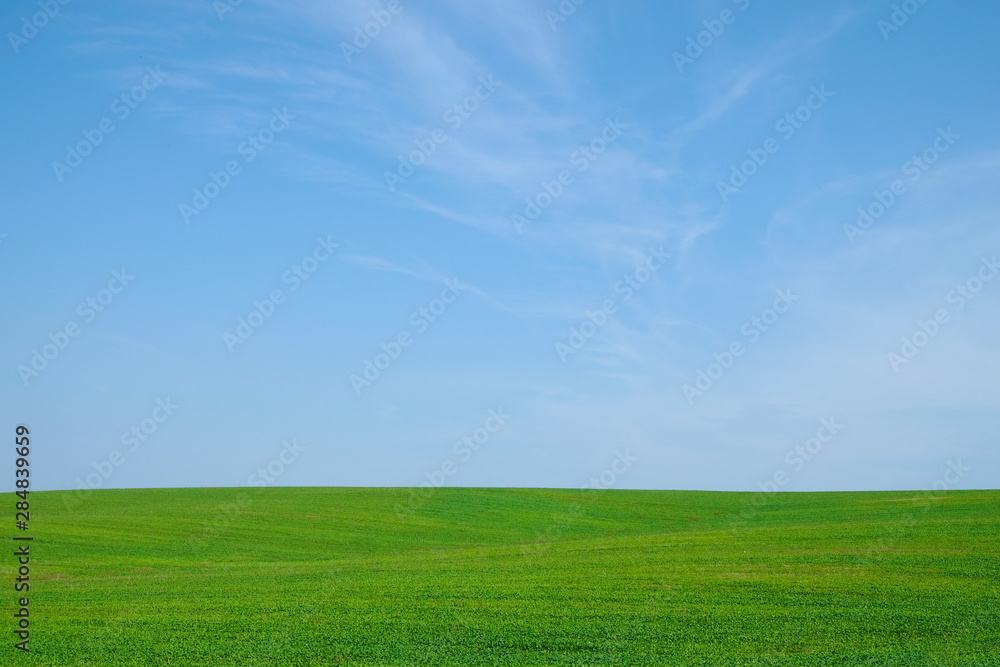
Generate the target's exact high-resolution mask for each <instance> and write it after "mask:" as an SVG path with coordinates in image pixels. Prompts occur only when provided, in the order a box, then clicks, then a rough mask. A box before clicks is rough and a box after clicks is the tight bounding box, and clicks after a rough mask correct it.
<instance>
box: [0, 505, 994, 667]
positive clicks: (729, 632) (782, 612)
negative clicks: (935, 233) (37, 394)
mask: <svg viewBox="0 0 1000 667" xmlns="http://www.w3.org/2000/svg"><path fill="white" fill-rule="evenodd" d="M11 497H12V494H11ZM31 501H32V507H31V511H32V531H31V532H32V534H33V535H34V536H35V540H34V542H32V547H31V550H32V571H31V577H32V581H31V591H30V599H31V602H30V608H31V614H32V615H31V619H32V626H31V629H32V637H31V648H32V652H31V654H30V655H24V654H21V652H19V651H14V650H13V649H12V648H11V647H10V646H8V647H7V648H5V649H4V650H3V651H2V653H3V655H4V657H3V659H2V660H0V663H2V664H4V665H6V664H11V665H13V664H32V665H58V666H60V667H65V666H76V665H143V666H146V665H179V666H185V667H195V666H201V665H213V666H215V665H261V666H264V665H266V666H268V667H270V666H281V665H455V666H462V667H470V666H474V665H706V666H707V665H713V666H716V665H830V664H837V665H872V666H874V665H880V666H881V665H900V666H903V665H906V666H913V665H997V664H1000V658H998V656H1000V492H997V491H961V492H945V493H938V494H935V495H933V496H931V495H929V494H926V493H923V492H892V493H804V494H770V495H765V494H741V493H708V492H667V491H662V492H661V491H573V490H539V489H531V490H529V489H438V490H435V491H433V493H431V494H430V495H429V497H426V498H425V497H422V496H420V495H418V494H416V493H415V492H414V491H413V490H410V489H378V488H376V489H356V488H267V489H258V488H255V489H151V490H127V491H126V490H107V491H95V492H92V493H91V495H90V496H89V497H87V498H86V499H82V500H81V499H77V498H76V497H75V496H73V495H71V494H67V493H63V492H33V493H32V494H31ZM755 503H756V504H755ZM12 505H13V503H12ZM8 544H12V542H9V541H8ZM11 551H13V549H11ZM0 570H2V576H3V578H4V580H5V581H8V582H11V581H12V580H13V578H14V576H15V574H14V559H13V558H12V557H11V556H9V555H8V556H7V557H5V558H3V559H2V562H0ZM5 588H7V590H8V594H7V598H8V600H7V602H5V603H4V604H5V605H6V608H8V609H11V608H13V601H14V599H15V594H14V593H13V591H12V589H11V588H8V587H7V586H5ZM6 616H7V618H8V621H7V625H8V628H7V629H10V630H12V629H13V625H14V624H13V622H12V619H11V616H10V615H9V614H6ZM7 629H5V630H4V634H5V635H6V636H7V637H8V640H7V641H8V642H9V644H13V641H14V640H13V639H11V638H12V637H13V634H12V633H8V632H7Z"/></svg>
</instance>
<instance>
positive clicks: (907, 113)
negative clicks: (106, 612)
mask: <svg viewBox="0 0 1000 667" xmlns="http://www.w3.org/2000/svg"><path fill="white" fill-rule="evenodd" d="M903 4H904V5H906V7H905V8H904V7H902V6H899V5H897V7H899V9H898V11H896V15H895V16H893V14H894V6H893V3H891V2H885V1H867V0H866V1H861V0H856V1H839V2H833V3H780V4H778V5H776V4H774V3H763V2H759V0H751V1H750V2H747V1H746V0H739V1H738V2H730V1H728V0H726V1H722V0H715V1H711V2H707V1H706V2H688V3H658V2H635V3H608V2H598V1H597V0H589V1H588V2H585V3H583V4H581V5H575V4H574V3H572V2H565V3H563V5H562V10H560V5H559V3H557V2H555V1H554V0H552V1H549V2H544V1H540V2H539V1H529V0H524V1H521V0H496V1H494V2H480V1H478V0H462V2H457V1H455V2H452V1H450V0H446V1H444V2H439V3H432V4H431V5H428V4H426V3H415V2H408V1H401V2H399V3H382V2H379V1H378V0H374V1H372V2H355V1H345V2H338V3H319V2H304V1H298V0H287V1H283V2H271V1H268V0H244V1H243V2H242V3H240V4H238V5H237V6H235V7H231V6H229V5H228V3H227V4H226V5H223V4H220V3H213V2H209V1H207V0H206V1H193V0H190V1H189V0H163V1H152V0H149V1H143V2H103V3H100V4H99V5H94V4H92V3H83V2H70V3H69V4H66V5H62V4H59V3H58V1H57V0H52V2H51V3H46V2H42V3H38V2H29V1H25V0H17V1H15V2H7V3H4V6H3V8H2V9H0V27H2V29H3V32H4V34H5V39H4V44H3V45H0V46H2V48H0V76H2V81H3V89H4V91H5V94H4V96H3V104H2V106H0V121H2V126H3V128H4V132H3V134H4V141H3V159H2V160H0V170H2V172H0V201H2V206H0V234H4V235H5V236H3V237H2V238H0V277H2V278H0V279H2V281H3V285H4V286H5V287H4V289H3V291H2V300H3V301H2V305H0V307H2V312H3V318H4V326H3V327H2V328H0V355H2V359H0V361H2V367H3V369H5V370H4V372H3V373H2V374H0V400H2V403H3V405H4V409H3V412H2V415H3V419H2V421H3V428H4V429H5V430H6V431H7V432H8V433H11V434H12V433H13V431H14V427H15V425H16V424H18V423H24V424H27V425H29V427H30V428H31V429H32V432H33V434H34V441H33V442H34V452H33V458H32V474H33V477H32V481H33V487H32V488H35V489H72V488H75V487H77V486H78V485H79V484H80V482H81V481H82V482H83V483H84V484H87V482H86V480H87V479H88V475H89V476H90V479H91V480H92V482H91V486H92V487H100V488H114V487H163V486H171V487H173V486H243V485H247V484H252V483H260V479H261V478H260V477H258V478H256V479H255V480H254V481H251V480H252V479H253V477H252V476H253V475H254V474H255V471H257V470H258V469H261V468H263V469H264V470H267V469H268V468H267V467H268V465H271V475H270V478H269V479H270V481H266V482H265V483H267V484H281V485H361V486H417V485H419V484H421V483H427V484H438V483H446V484H449V485H456V486H555V487H581V486H584V485H586V484H589V483H592V482H591V481H590V480H594V479H596V480H598V481H599V482H600V485H602V486H613V487H615V488H654V489H720V490H751V489H757V488H770V486H769V485H768V482H769V481H771V480H773V479H774V478H775V476H776V475H777V476H778V478H779V479H782V480H784V482H782V483H781V490H860V489H904V488H908V489H923V488H929V487H931V486H932V485H934V484H935V483H940V484H943V485H945V486H947V488H984V487H993V488H995V487H996V486H997V485H998V484H1000V457H998V454H997V447H996V444H997V440H998V436H1000V420H998V419H997V417H998V406H1000V384H998V383H997V378H998V377H1000V355H998V345H997V331H998V324H1000V310H998V304H1000V280H991V279H992V278H993V277H994V276H993V273H995V270H994V269H992V268H991V266H992V264H991V263H990V262H991V261H993V258H994V257H996V256H997V253H1000V231H998V224H997V222H998V218H997V210H998V209H997V207H998V203H1000V202H998V199H1000V188H997V187H996V183H997V179H998V176H1000V126H998V124H997V122H996V119H997V112H998V107H1000V99H998V85H997V81H998V78H997V75H998V73H1000V72H998V69H997V63H998V62H1000V58H998V54H997V49H998V47H997V43H996V39H995V29H994V28H993V26H995V25H996V24H997V22H998V20H1000V7H998V6H997V5H996V4H995V3H991V2H986V1H985V0H984V1H970V2H964V3H958V4H955V3H944V2H940V1H937V0H929V1H928V2H926V3H925V4H923V5H920V4H919V3H917V2H915V1H914V2H912V3H903ZM46 7H48V11H49V13H50V14H52V16H51V17H49V16H44V15H40V14H38V12H44V11H45V8H46ZM570 9H572V12H570V11H569V10H570ZM905 9H909V10H910V11H913V10H916V11H915V12H913V13H912V15H911V14H907V13H906V12H905ZM390 10H391V11H390ZM560 11H562V12H563V14H560V13H559V12H560ZM373 12H374V14H373ZM564 14H565V15H564ZM33 17H34V18H33ZM561 19H565V20H561ZM904 19H905V20H904ZM893 20H895V24H893V23H892V21H893ZM25 21H27V22H28V24H26V23H25ZM31 21H35V23H36V24H40V25H41V27H37V29H34V30H33V29H32V26H31V25H30V22H31ZM377 21H381V22H382V23H384V24H385V25H381V24H378V23H376V22H377ZM896 28H898V29H896ZM366 29H367V30H368V31H369V32H370V33H371V34H373V35H374V36H372V37H369V38H367V40H366V39H365V37H363V36H362V37H358V35H363V33H364V31H365V30H366ZM699 33H701V34H699ZM713 33H717V34H713ZM689 38H690V41H689ZM699 40H701V42H702V44H703V45H704V46H698V47H693V46H690V45H691V44H696V45H697V44H698V41H699ZM352 46H353V48H352ZM688 49H690V51H688ZM699 49H700V51H699ZM675 54H681V55H680V56H677V55H675ZM685 54H686V55H685ZM681 56H683V57H681ZM685 58H686V59H685ZM123 96H124V97H123ZM456 105H457V107H458V109H456ZM102 123H103V125H102ZM102 127H103V130H102ZM109 129H110V130H111V131H110V132H107V130H109ZM81 143H82V144H83V146H82V148H81ZM935 144H936V145H935ZM77 149H79V150H77ZM70 153H76V154H77V155H78V156H79V157H74V156H73V155H71V154H70ZM81 153H87V154H86V155H82V154H81ZM914 158H916V160H917V161H914ZM748 160H750V161H752V160H756V162H747V161H748ZM401 161H403V162H405V163H408V164H402V165H401ZM56 163H58V164H56ZM74 164H75V165H76V166H73V165H74ZM410 165H414V166H412V167H411V166H410ZM734 170H735V171H736V172H737V175H736V176H734ZM740 170H742V172H743V173H742V174H739V172H740ZM411 171H412V173H410V172H411ZM387 173H394V174H395V175H396V176H398V177H399V178H398V179H396V178H392V177H389V178H387V176H386V174H387ZM401 174H402V175H405V178H404V177H403V176H401ZM747 174H749V175H747ZM723 184H728V186H727V185H723ZM389 185H391V186H392V187H391V188H390V187H389ZM893 187H895V188H896V194H894V193H893ZM730 188H732V189H730ZM553 195H554V196H553ZM201 198H204V199H201ZM526 198H527V200H528V201H526ZM880 199H881V201H880ZM532 205H534V206H538V209H537V210H535V209H533V208H532ZM186 207H190V208H186ZM859 207H860V208H862V209H863V210H864V209H868V210H870V211H872V212H874V213H875V214H876V217H873V218H872V220H871V222H870V223H868V222H864V225H866V227H859V226H857V220H858V217H859V212H858V209H859ZM195 211H196V212H195ZM515 214H516V215H517V216H520V217H514V216H515ZM529 218H530V219H529ZM851 225H854V226H853V227H852V226H851ZM984 259H985V263H984ZM115 272H117V275H118V276H119V277H117V278H116V273H115ZM987 277H988V278H989V279H986V278H987ZM959 287H960V289H959ZM275 291H279V292H280V293H278V294H275ZM963 291H964V292H966V293H967V295H968V297H966V296H962V293H963ZM275 296H277V299H276V301H277V303H275V302H271V299H272V297H275ZM88 299H93V300H94V303H96V306H95V305H93V304H91V305H87V300H88ZM265 301H267V302H268V303H265ZM255 302H256V305H255ZM81 304H82V305H81ZM97 306H99V307H100V308H101V310H100V311H98V310H97ZM421 309H423V312H421ZM255 311H256V312H258V313H261V314H259V315H253V314H252V313H254V312H255ZM779 311H783V312H779ZM588 313H589V314H588ZM265 316H266V317H265ZM935 318H938V319H936V320H935ZM241 319H242V320H243V321H244V322H246V324H241V323H240V320H241ZM254 323H256V324H259V326H256V327H255V326H253V324H254ZM921 323H922V325H921ZM67 327H69V330H70V331H73V332H75V335H70V334H69V333H66V332H67ZM921 327H923V329H922V328H921ZM60 332H63V333H62V334H60ZM241 332H242V333H241ZM904 337H905V338H906V339H907V342H904V341H903V338H904ZM914 337H916V341H914ZM234 340H238V341H239V342H233V341H234ZM407 341H408V342H407ZM46 345H48V346H49V347H48V348H46V347H45V346H46ZM60 345H61V346H62V347H61V348H60ZM397 345H398V349H397V347H396V346H397ZM909 345H913V347H912V349H911V348H910V347H908V346H909ZM383 346H384V347H383ZM731 350H735V351H738V356H732V357H729V356H728V355H729V354H731ZM36 352H37V354H36ZM890 353H892V354H895V355H896V356H895V357H893V356H890ZM380 354H383V355H385V356H381V357H380V356H379V355H380ZM715 355H717V356H715ZM46 356H48V357H49V358H46ZM901 359H903V360H905V361H900V360H901ZM369 362H370V366H368V364H369ZM33 363H34V366H32V364H33ZM713 364H718V365H717V366H713ZM366 366H367V369H368V370H367V373H368V376H367V379H366V376H365V372H366ZM376 366H381V368H377V367H376ZM702 373H703V374H704V375H701V374H702ZM376 374H377V377H376ZM352 376H355V377H354V378H353V379H352ZM710 376H711V377H710ZM685 387H687V388H685ZM158 401H159V402H160V403H159V404H158ZM163 406H168V407H167V408H164V407H163ZM491 411H493V412H491ZM821 420H826V422H823V421H821ZM824 423H825V424H827V426H824ZM831 423H832V424H834V425H835V426H834V427H832V429H831V428H830V427H829V425H830V424H831ZM131 429H137V432H136V433H141V434H142V438H143V439H139V438H138V435H132V436H129V432H130V430H131ZM143 429H145V431H144V430H143ZM463 438H464V439H465V440H463ZM283 443H294V445H295V447H294V448H293V449H289V446H288V444H283ZM472 444H474V445H475V447H472V446H471V445H472ZM476 447H478V449H476ZM796 448H798V449H799V451H798V452H797V453H796ZM293 450H294V452H295V453H294V454H289V452H290V451H293ZM116 452H117V454H116ZM623 455H624V457H623ZM278 460H281V461H283V463H281V464H280V465H278V466H275V465H272V464H273V462H274V461H278ZM623 460H628V461H629V464H628V465H627V466H626V465H624V464H622V463H621V461H623ZM616 461H618V463H616ZM279 469H280V473H278V474H274V471H275V470H279ZM442 469H444V472H440V471H441V470H442ZM956 470H960V471H961V472H960V473H956V472H955V471H956ZM608 471H612V472H610V473H609V472H608ZM949 471H950V472H949ZM439 472H440V474H439ZM602 474H604V477H603V481H600V480H601V479H602V478H601V475H602ZM442 480H443V481H442ZM942 480H943V482H942ZM5 484H9V482H5ZM762 485H763V486H762ZM775 486H777V483H775Z"/></svg>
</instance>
